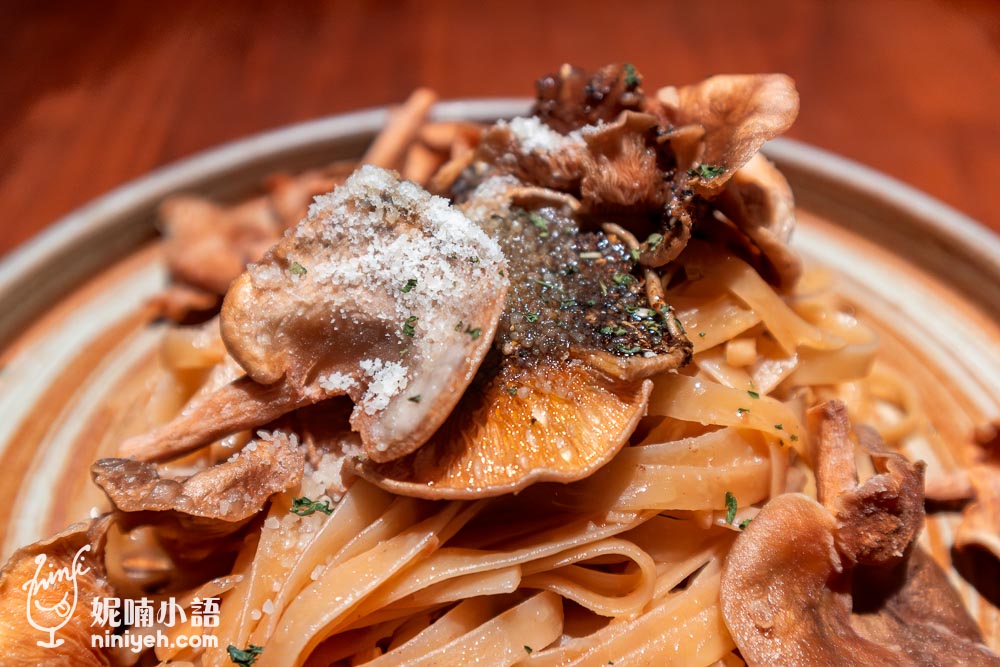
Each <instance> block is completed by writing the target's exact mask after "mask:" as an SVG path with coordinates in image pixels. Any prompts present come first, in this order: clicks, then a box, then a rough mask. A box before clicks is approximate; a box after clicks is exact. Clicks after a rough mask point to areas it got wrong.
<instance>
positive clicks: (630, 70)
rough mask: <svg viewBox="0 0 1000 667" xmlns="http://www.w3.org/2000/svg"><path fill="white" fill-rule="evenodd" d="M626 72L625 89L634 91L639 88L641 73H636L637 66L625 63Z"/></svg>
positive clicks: (623, 67)
mask: <svg viewBox="0 0 1000 667" xmlns="http://www.w3.org/2000/svg"><path fill="white" fill-rule="evenodd" d="M622 69H623V70H625V87H626V88H628V89H629V90H634V89H635V88H638V87H639V73H638V72H636V71H635V65H633V64H632V63H625V64H624V65H623V66H622Z"/></svg>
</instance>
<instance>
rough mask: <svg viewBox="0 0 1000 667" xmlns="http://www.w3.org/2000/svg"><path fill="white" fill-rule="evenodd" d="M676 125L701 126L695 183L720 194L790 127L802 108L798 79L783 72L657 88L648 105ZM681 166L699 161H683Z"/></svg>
mask: <svg viewBox="0 0 1000 667" xmlns="http://www.w3.org/2000/svg"><path fill="white" fill-rule="evenodd" d="M646 106H647V107H648V110H649V111H651V112H652V113H655V114H657V115H660V116H662V117H663V118H665V120H666V121H667V123H668V124H669V125H670V126H673V127H678V128H680V127H684V126H689V125H694V126H700V127H701V128H703V130H704V134H703V135H702V136H701V137H700V146H699V150H698V151H697V153H695V154H694V155H692V156H691V159H694V160H696V162H697V163H698V164H700V165H703V166H704V168H703V169H695V170H694V173H693V175H691V177H690V184H691V187H692V188H694V190H695V191H696V192H698V193H700V194H703V195H707V196H711V195H714V194H716V193H718V192H719V191H720V190H721V189H722V187H723V186H724V185H725V183H726V181H727V180H729V178H730V177H731V176H732V175H733V174H734V173H735V172H736V170H737V169H739V168H740V167H742V166H743V165H744V164H746V163H747V162H748V161H749V160H750V158H751V157H753V155H754V154H755V153H756V152H757V151H758V150H759V149H760V147H761V146H763V145H764V142H766V141H767V140H768V139H773V138H774V137H776V136H778V135H780V134H782V133H783V132H785V130H787V129H788V128H789V127H791V125H792V123H793V122H794V121H795V117H796V116H797V115H798V112H799V96H798V93H797V92H796V91H795V84H794V82H793V81H792V80H791V79H790V78H789V77H787V76H785V75H784V74H754V75H723V76H713V77H711V78H709V79H705V80H704V81H702V82H701V83H697V84H695V85H693V86H684V87H682V88H680V89H677V88H674V87H672V86H670V87H667V88H663V89H661V90H660V91H658V92H657V96H656V99H655V100H649V104H647V105H646ZM679 166H680V167H681V168H682V169H683V168H686V167H688V166H692V167H693V166H696V165H694V164H680V165H679Z"/></svg>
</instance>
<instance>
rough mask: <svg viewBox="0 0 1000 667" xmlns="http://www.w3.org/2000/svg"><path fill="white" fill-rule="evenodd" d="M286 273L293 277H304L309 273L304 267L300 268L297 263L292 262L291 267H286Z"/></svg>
mask: <svg viewBox="0 0 1000 667" xmlns="http://www.w3.org/2000/svg"><path fill="white" fill-rule="evenodd" d="M288 272H289V273H291V274H292V275H293V276H304V275H306V274H307V273H309V272H308V271H307V270H306V267H304V266H302V265H301V264H299V263H298V262H292V265H291V266H290V267H288Z"/></svg>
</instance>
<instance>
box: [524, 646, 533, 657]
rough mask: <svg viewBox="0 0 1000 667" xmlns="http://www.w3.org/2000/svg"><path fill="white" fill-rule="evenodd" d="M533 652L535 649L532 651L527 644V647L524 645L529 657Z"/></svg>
mask: <svg viewBox="0 0 1000 667" xmlns="http://www.w3.org/2000/svg"><path fill="white" fill-rule="evenodd" d="M533 650H534V649H532V648H531V647H530V646H528V645H527V644H525V645H524V652H525V653H527V654H528V655H531V652H532V651H533Z"/></svg>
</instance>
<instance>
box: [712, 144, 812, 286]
mask: <svg viewBox="0 0 1000 667" xmlns="http://www.w3.org/2000/svg"><path fill="white" fill-rule="evenodd" d="M718 206H719V209H720V210H721V211H722V212H723V213H725V214H726V217H728V218H729V219H730V220H732V221H733V222H734V223H735V224H736V226H737V227H738V228H739V229H741V230H742V231H743V232H744V233H745V234H746V235H747V236H749V237H750V240H751V241H753V243H754V244H755V245H756V246H757V248H758V249H759V250H760V252H761V255H762V257H763V258H764V261H765V262H767V264H768V265H769V266H768V267H767V269H769V270H767V271H766V274H767V275H772V276H774V277H775V278H776V279H777V286H778V287H779V288H780V289H786V290H787V289H790V288H792V287H793V286H794V285H795V283H796V282H798V280H799V276H801V275H802V259H801V258H800V257H799V254H798V253H797V252H795V251H794V250H793V249H792V248H791V246H790V245H789V244H788V241H789V239H790V238H791V235H792V230H793V229H794V227H795V199H794V198H793V197H792V189H791V187H789V185H788V181H787V180H785V177H784V176H783V175H782V174H781V172H780V171H778V170H777V168H775V166H774V165H773V164H771V162H769V161H768V159H767V158H765V157H764V156H763V155H761V154H760V153H758V154H757V155H754V156H753V157H752V158H751V159H750V161H749V162H747V163H746V164H745V165H743V167H741V168H740V169H739V170H737V172H736V173H735V174H734V175H733V177H732V178H731V179H730V180H729V182H728V183H726V187H725V188H724V189H723V191H722V193H721V195H720V197H719V199H718Z"/></svg>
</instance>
